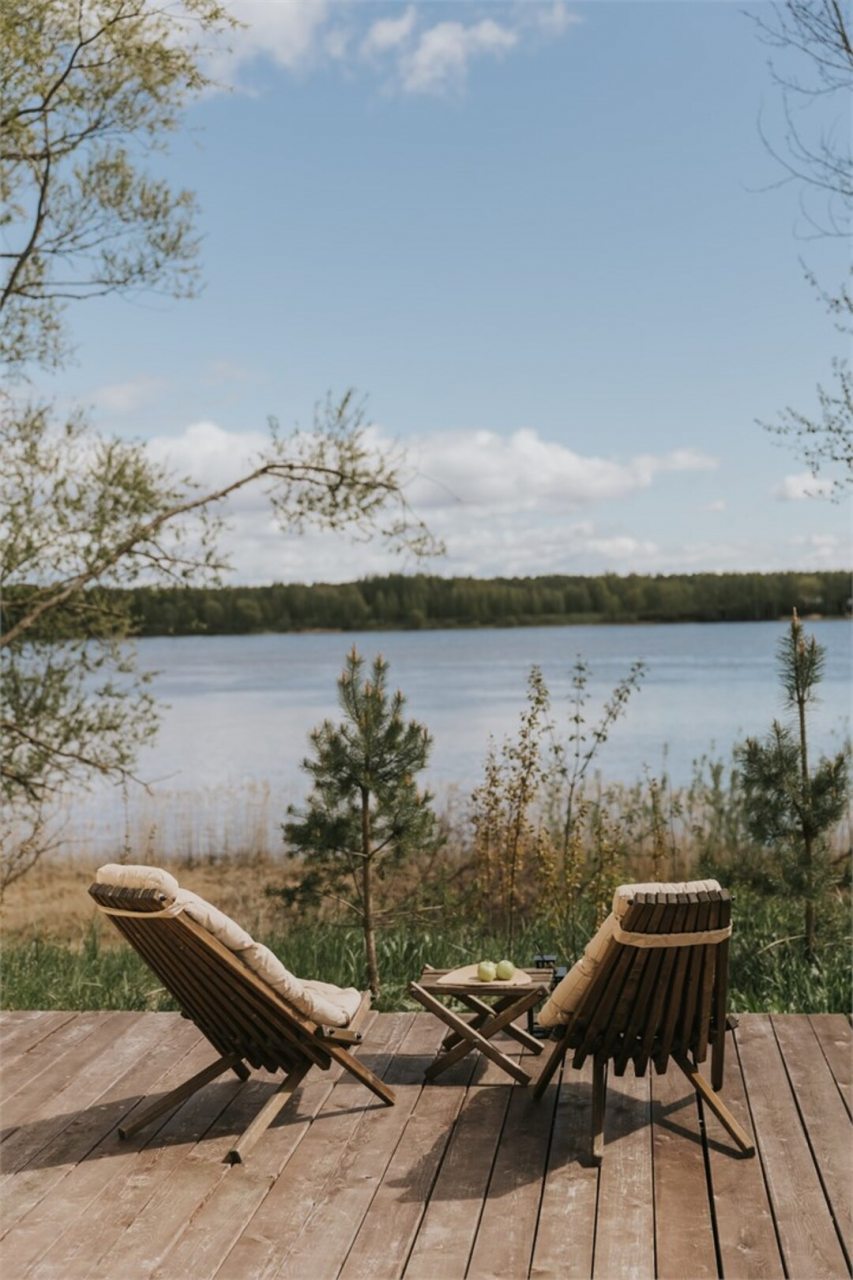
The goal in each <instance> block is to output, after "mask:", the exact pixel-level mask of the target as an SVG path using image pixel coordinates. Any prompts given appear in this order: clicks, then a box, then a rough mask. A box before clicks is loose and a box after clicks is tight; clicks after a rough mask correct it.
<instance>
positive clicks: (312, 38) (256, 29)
mask: <svg viewBox="0 0 853 1280" xmlns="http://www.w3.org/2000/svg"><path fill="white" fill-rule="evenodd" d="M228 10H229V12H230V13H231V15H232V16H233V17H234V18H236V19H237V20H238V21H239V22H241V23H243V24H244V25H243V26H242V27H241V28H239V29H238V30H236V31H234V32H231V33H230V35H229V38H228V43H229V45H230V50H231V51H230V53H229V54H228V55H223V56H222V57H221V58H220V59H217V66H216V68H215V70H217V71H219V72H220V74H224V75H226V76H227V75H228V73H229V72H230V73H231V75H232V76H233V74H234V72H235V71H237V70H239V69H240V68H241V67H242V66H244V65H245V64H247V63H250V62H253V61H254V60H255V59H256V58H258V57H260V56H261V55H266V56H267V57H269V58H272V60H273V61H274V62H275V63H277V65H278V66H280V67H285V68H286V69H287V70H288V71H295V70H297V68H301V67H304V66H305V65H306V63H307V64H310V63H312V62H313V61H315V60H316V59H317V57H318V55H319V48H320V39H321V36H322V34H323V32H324V29H325V28H326V26H327V25H328V23H329V21H330V18H331V14H332V10H331V6H330V4H329V3H328V0H230V3H229V5H228Z"/></svg>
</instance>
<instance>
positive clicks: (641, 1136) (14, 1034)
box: [0, 1012, 853, 1280]
mask: <svg viewBox="0 0 853 1280" xmlns="http://www.w3.org/2000/svg"><path fill="white" fill-rule="evenodd" d="M441 1036H442V1028H441V1027H440V1026H439V1025H438V1024H437V1023H436V1022H435V1020H434V1019H432V1018H431V1017H430V1016H429V1015H428V1014H417V1015H415V1014H382V1015H379V1016H374V1018H373V1021H372V1023H371V1025H370V1026H369V1028H368V1030H367V1033H366V1037H365V1045H364V1047H363V1048H362V1049H361V1050H360V1056H362V1057H363V1058H365V1059H366V1060H368V1061H369V1062H370V1063H371V1065H372V1066H373V1067H374V1070H377V1071H379V1072H380V1073H381V1074H382V1075H383V1077H384V1078H385V1079H386V1080H387V1081H389V1082H390V1083H392V1084H393V1085H394V1087H395V1089H396V1091H397V1099H398V1100H397V1105H396V1106H395V1107H393V1108H385V1107H381V1106H379V1105H376V1100H375V1099H374V1098H373V1097H372V1095H370V1094H368V1092H367V1091H366V1090H365V1089H364V1088H363V1087H362V1086H361V1085H359V1084H357V1083H355V1082H353V1081H351V1080H349V1079H346V1078H340V1077H339V1076H338V1075H336V1074H334V1073H333V1072H329V1073H323V1072H320V1071H317V1070H314V1071H312V1072H311V1074H310V1075H309V1076H308V1077H307V1079H306V1080H305V1082H304V1084H303V1086H302V1087H301V1089H300V1090H299V1092H298V1094H297V1095H296V1098H295V1102H294V1104H292V1105H291V1106H290V1107H288V1108H287V1109H286V1110H285V1112H284V1113H283V1115H282V1116H281V1118H280V1119H279V1121H278V1122H277V1124H276V1125H275V1127H274V1128H272V1129H271V1130H270V1131H269V1132H268V1133H267V1134H266V1135H265V1136H264V1138H263V1140H262V1141H261V1142H260V1144H259V1145H258V1147H257V1148H256V1149H255V1150H254V1152H253V1153H252V1154H251V1156H250V1157H249V1161H248V1163H247V1164H246V1165H237V1166H228V1165H226V1164H223V1163H222V1157H223V1155H224V1153H225V1151H226V1150H227V1148H228V1145H229V1140H230V1139H231V1138H232V1137H233V1135H234V1134H235V1133H237V1132H239V1131H240V1130H241V1129H242V1128H243V1127H244V1126H245V1125H246V1123H247V1122H248V1119H249V1118H250V1117H251V1115H252V1113H253V1112H254V1110H255V1109H256V1108H257V1107H258V1105H259V1100H262V1099H263V1097H264V1096H265V1095H266V1094H268V1092H269V1090H270V1088H271V1085H270V1078H269V1077H263V1076H261V1075H258V1076H256V1077H253V1079H252V1081H250V1082H249V1083H248V1084H245V1085H241V1084H240V1083H239V1082H238V1081H237V1080H236V1078H231V1079H228V1078H226V1077H222V1079H220V1080H218V1081H216V1082H214V1083H212V1084H210V1085H208V1086H207V1087H206V1088H205V1089H203V1090H202V1091H201V1092H200V1093H198V1094H196V1095H195V1096H194V1097H193V1098H191V1099H190V1100H189V1101H188V1102H186V1103H185V1104H184V1105H183V1106H182V1107H181V1108H180V1110H179V1111H178V1112H176V1113H174V1114H173V1115H172V1116H171V1117H167V1118H166V1119H165V1121H163V1122H157V1124H158V1125H159V1127H157V1126H154V1131H153V1132H150V1131H146V1132H144V1133H142V1134H140V1135H139V1136H138V1137H137V1138H135V1139H133V1140H132V1141H130V1142H128V1143H122V1142H120V1141H119V1140H118V1139H117V1137H116V1134H115V1129H116V1126H117V1125H118V1124H119V1122H120V1121H121V1120H122V1118H123V1117H125V1116H127V1115H128V1114H129V1113H130V1112H131V1111H132V1110H133V1109H134V1107H136V1106H137V1105H138V1103H139V1100H140V1098H141V1097H143V1096H144V1097H148V1098H150V1097H151V1096H152V1095H156V1094H158V1093H161V1092H164V1091H165V1090H167V1089H169V1088H171V1087H173V1086H174V1085H175V1084H176V1083H179V1082H180V1081H181V1080H183V1079H185V1078H186V1077H187V1076H189V1075H190V1074H192V1073H193V1072H194V1071H197V1070H198V1069H199V1068H200V1067H202V1066H203V1065H205V1064H206V1063H207V1062H208V1061H210V1060H211V1058H212V1057H213V1056H214V1055H213V1052H212V1050H211V1049H210V1047H209V1046H208V1045H207V1044H206V1043H205V1042H204V1041H202V1040H201V1038H200V1036H199V1034H198V1032H197V1031H196V1030H195V1028H194V1027H193V1026H192V1025H191V1024H189V1023H187V1022H186V1021H184V1020H182V1019H181V1018H180V1017H178V1015H176V1014H163V1013H146V1014H134V1013H76V1014H70V1013H37V1012H26V1013H9V1012H7V1013H2V1014H0V1037H2V1039H1V1040H0V1044H2V1066H3V1102H2V1121H3V1126H4V1133H3V1141H2V1146H0V1166H2V1179H1V1181H2V1230H3V1240H2V1244H0V1251H2V1252H0V1274H2V1276H3V1278H4V1280H19V1278H22V1277H25V1276H26V1277H28V1278H30V1277H32V1278H36V1277H37V1278H38V1280H74V1278H75V1277H82V1276H89V1277H101V1278H102V1280H137V1277H139V1278H141V1277H148V1276H151V1277H155V1276H156V1277H158V1278H159V1280H184V1278H186V1280H207V1278H208V1277H214V1276H215V1277H216V1278H217V1280H262V1278H263V1280H268V1278H269V1280H272V1277H276V1276H278V1277H293V1278H294V1280H302V1278H303V1277H304V1278H305V1280H323V1278H324V1277H333V1276H340V1277H342V1278H345V1280H355V1278H356V1277H364V1280H382V1278H383V1277H387V1278H388V1280H391V1278H392V1277H398V1276H405V1277H407V1280H409V1278H412V1280H415V1278H417V1280H445V1278H446V1280H451V1278H455V1277H460V1278H461V1277H463V1276H469V1277H478V1278H479V1277H505V1278H506V1280H517V1278H520V1277H527V1276H533V1277H536V1278H537V1280H543V1278H544V1277H555V1278H557V1277H559V1280H569V1278H571V1277H578V1278H583V1280H585V1278H586V1277H590V1276H596V1277H604V1278H605V1280H622V1277H629V1276H630V1277H639V1278H641V1280H644V1278H645V1277H653V1276H661V1277H672V1278H673V1280H690V1278H692V1277H700V1276H717V1275H722V1276H726V1277H737V1278H741V1277H752V1276H755V1277H762V1278H763V1280H774V1278H775V1277H783V1276H787V1277H790V1278H793V1280H819V1278H823V1277H836V1276H847V1275H848V1274H849V1261H850V1248H851V1244H850V1242H851V1234H853V1233H852V1232H851V1225H852V1224H851V1216H853V1215H851V1194H850V1192H851V1186H853V1178H851V1158H850V1157H851V1144H850V1132H849V1130H850V1108H851V1096H850V1089H851V1080H850V1075H851V1052H850V1048H851V1045H850V1026H849V1024H848V1021H847V1019H846V1018H844V1017H842V1016H841V1015H821V1016H817V1017H805V1016H801V1015H795V1016H785V1017H776V1016H773V1017H768V1016H763V1015H746V1016H742V1017H741V1020H740V1025H739V1027H738V1029H737V1031H736V1032H735V1033H733V1035H732V1037H731V1042H730V1045H729V1053H728V1076H727V1080H726V1086H725V1089H724V1091H723V1093H724V1097H725V1098H726V1099H727V1101H728V1103H729V1105H730V1106H731V1107H732V1109H733V1110H734V1111H735V1113H736V1114H737V1116H738V1118H739V1119H740V1120H741V1121H742V1122H743V1123H744V1124H745V1125H746V1126H747V1127H748V1128H749V1129H750V1130H751V1131H753V1132H754V1133H755V1134H756V1138H757V1144H758V1156H757V1157H756V1158H755V1159H752V1160H749V1159H741V1158H738V1157H736V1156H735V1155H733V1154H732V1147H731V1144H730V1142H729V1141H728V1139H727V1137H726V1135H725V1133H724V1131H723V1130H722V1129H721V1128H719V1126H718V1125H717V1123H716V1121H714V1120H713V1118H710V1119H708V1121H707V1126H706V1121H705V1118H704V1117H703V1116H702V1114H701V1111H700V1109H699V1107H698V1105H697V1103H696V1101H695V1099H694V1097H693V1096H692V1095H691V1094H690V1091H689V1086H688V1085H687V1083H686V1081H685V1080H684V1079H683V1077H681V1075H680V1073H678V1072H676V1071H675V1070H674V1069H673V1070H671V1071H670V1072H669V1073H668V1074H667V1075H666V1076H664V1077H657V1076H655V1077H653V1078H649V1077H647V1078H646V1079H644V1080H635V1079H634V1078H633V1076H626V1077H625V1078H624V1079H622V1080H615V1079H613V1078H612V1077H611V1079H610V1082H609V1086H608V1108H607V1122H606V1141H607V1146H606V1149H605V1156H604V1163H603V1165H602V1167H601V1169H600V1170H599V1169H597V1168H594V1167H591V1166H590V1165H589V1164H587V1163H585V1161H584V1158H583V1157H582V1155H581V1153H582V1152H583V1151H584V1150H585V1143H586V1138H587V1131H588V1124H589V1096H590V1085H589V1077H588V1075H587V1074H585V1073H584V1072H571V1071H569V1072H568V1077H569V1078H568V1080H567V1082H565V1083H559V1082H557V1081H556V1080H555V1082H554V1083H553V1084H552V1085H551V1086H549V1089H548V1091H547V1092H546V1094H545V1096H544V1098H543V1099H542V1101H541V1102H540V1103H536V1102H534V1101H533V1099H532V1097H531V1091H530V1090H529V1089H524V1088H522V1087H521V1086H519V1085H513V1084H509V1083H507V1077H506V1076H504V1075H503V1074H502V1073H500V1072H499V1071H498V1070H497V1068H495V1067H494V1066H493V1065H491V1064H488V1063H484V1062H482V1061H480V1062H474V1060H473V1059H472V1058H470V1057H469V1058H468V1059H466V1060H465V1061H464V1062H462V1063H459V1064H457V1066H456V1067H454V1068H452V1069H451V1070H450V1071H448V1072H447V1073H446V1075H444V1076H442V1077H440V1079H439V1080H438V1081H437V1082H436V1083H435V1084H430V1085H427V1086H423V1085H422V1083H421V1081H422V1076H423V1071H424V1067H425V1066H426V1065H427V1063H428V1062H429V1060H430V1059H431V1057H432V1055H433V1053H434V1052H435V1049H436V1047H437V1044H438V1042H439V1040H440V1038H441ZM506 1047H507V1050H508V1052H519V1051H520V1050H519V1047H518V1046H515V1048H513V1047H512V1042H506Z"/></svg>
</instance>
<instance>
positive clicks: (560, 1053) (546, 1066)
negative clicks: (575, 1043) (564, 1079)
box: [533, 1027, 569, 1098]
mask: <svg viewBox="0 0 853 1280" xmlns="http://www.w3.org/2000/svg"><path fill="white" fill-rule="evenodd" d="M568 1047H569V1028H568V1027H566V1028H565V1029H564V1030H563V1031H562V1032H561V1033H560V1038H559V1039H558V1040H555V1042H554V1047H553V1049H552V1050H551V1053H550V1054H549V1056H548V1058H547V1059H546V1060H545V1062H544V1063H543V1064H542V1070H541V1071H540V1072H539V1076H538V1078H537V1080H536V1084H535V1085H534V1086H533V1096H534V1098H541V1097H542V1094H543V1093H544V1092H545V1089H546V1088H547V1086H548V1084H549V1082H550V1080H551V1077H552V1076H553V1074H554V1072H555V1071H556V1070H557V1068H558V1067H559V1065H560V1063H561V1062H562V1061H563V1058H565V1056H566V1051H567V1049H568Z"/></svg>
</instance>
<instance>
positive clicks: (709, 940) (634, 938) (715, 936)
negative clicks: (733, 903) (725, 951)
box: [613, 920, 732, 947]
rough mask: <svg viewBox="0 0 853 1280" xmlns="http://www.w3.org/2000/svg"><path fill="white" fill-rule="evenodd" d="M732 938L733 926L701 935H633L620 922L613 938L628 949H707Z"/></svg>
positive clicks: (614, 927)
mask: <svg viewBox="0 0 853 1280" xmlns="http://www.w3.org/2000/svg"><path fill="white" fill-rule="evenodd" d="M731 936H732V926H731V925H730V924H727V925H725V926H724V927H723V928H722V929H703V930H702V931H701V932H700V933H632V932H631V930H630V929H623V928H622V926H621V925H620V924H619V921H618V920H614V922H613V938H614V940H615V941H616V942H621V943H622V944H623V945H624V946H626V947H705V946H710V945H712V944H713V943H715V942H725V940H726V938H730V937H731Z"/></svg>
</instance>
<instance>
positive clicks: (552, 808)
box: [472, 657, 643, 947]
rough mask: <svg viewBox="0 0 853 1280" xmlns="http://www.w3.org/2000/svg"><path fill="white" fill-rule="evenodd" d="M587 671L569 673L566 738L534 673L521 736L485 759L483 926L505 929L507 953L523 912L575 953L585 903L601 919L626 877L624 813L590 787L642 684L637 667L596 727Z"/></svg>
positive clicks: (478, 869)
mask: <svg viewBox="0 0 853 1280" xmlns="http://www.w3.org/2000/svg"><path fill="white" fill-rule="evenodd" d="M589 674H590V672H589V667H588V665H587V663H586V662H585V660H584V659H583V658H582V657H578V658H577V660H576V662H575V665H574V668H573V672H572V699H571V704H570V714H569V730H568V734H567V737H566V740H565V741H561V740H560V738H559V737H558V736H557V732H556V727H555V724H554V722H553V720H552V718H551V706H550V698H549V694H548V689H547V687H546V685H545V682H544V680H543V679H542V674H541V672H540V671H539V669H538V668H537V667H534V668H532V670H531V672H530V676H529V679H528V688H527V706H526V708H525V710H524V711H523V712H522V715H521V722H520V725H519V730H518V736H517V738H516V739H515V740H513V739H507V740H506V741H505V742H504V744H503V746H502V748H501V751H500V754H499V755H498V754H497V753H496V751H495V748H494V745H492V747H491V748H490V750H489V753H488V756H487V758H486V767H485V777H484V780H483V783H482V785H481V786H480V787H478V788H477V790H476V791H475V792H474V795H473V797H472V822H473V827H474V864H475V877H476V886H477V894H478V899H479V909H480V915H481V918H482V919H483V920H484V921H485V922H486V924H487V925H488V927H489V928H490V929H491V930H492V931H498V930H500V929H502V930H503V936H504V937H505V939H506V944H507V946H509V947H511V946H512V944H513V939H514V936H515V928H516V921H517V917H518V915H519V913H521V912H523V913H524V914H526V915H528V916H529V915H530V914H531V912H533V911H535V912H537V913H539V914H541V915H542V916H543V917H544V918H545V919H548V920H550V921H551V922H552V924H553V925H554V926H555V927H558V928H559V929H561V930H563V931H564V933H566V934H567V935H568V937H569V939H570V945H572V946H574V941H575V938H576V935H577V928H578V911H579V909H580V904H581V903H584V904H591V905H592V906H593V909H594V910H595V911H596V913H597V914H598V915H599V916H600V915H602V914H606V907H607V902H608V900H609V897H610V895H611V894H612V892H613V889H614V887H615V885H616V883H617V880H618V877H619V868H620V866H621V863H622V860H623V855H624V853H625V839H624V832H623V828H622V823H621V820H620V818H619V816H618V810H617V809H616V808H614V807H612V806H610V805H609V804H608V803H607V802H606V799H603V797H602V795H601V793H600V791H599V794H598V796H597V797H596V796H595V794H594V792H593V791H591V790H590V789H589V788H588V783H589V773H590V769H591V766H592V764H593V762H594V761H595V759H596V756H597V755H598V752H599V751H600V749H601V747H602V746H603V745H604V743H605V742H606V741H607V738H608V736H609V734H610V732H611V730H612V728H613V726H614V724H615V723H616V721H617V720H618V719H619V717H620V716H621V715H622V713H623V712H624V710H625V708H626V706H627V703H628V701H629V699H630V697H631V695H632V693H633V692H634V691H635V690H636V688H637V687H638V685H639V682H640V680H641V678H642V674H643V664H642V663H640V662H637V663H634V664H633V666H632V667H631V670H630V671H629V673H628V675H627V676H625V677H624V678H623V679H622V680H620V681H619V682H618V684H617V685H616V687H615V688H614V690H613V691H612V693H611V694H610V696H609V697H608V698H607V700H606V701H605V703H604V705H603V707H602V708H601V710H600V713H599V715H598V718H597V719H596V720H593V721H591V720H590V718H589V706H588V701H589V695H588V682H589Z"/></svg>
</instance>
